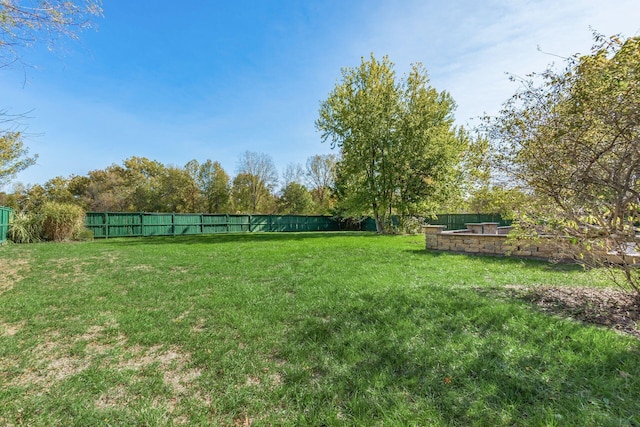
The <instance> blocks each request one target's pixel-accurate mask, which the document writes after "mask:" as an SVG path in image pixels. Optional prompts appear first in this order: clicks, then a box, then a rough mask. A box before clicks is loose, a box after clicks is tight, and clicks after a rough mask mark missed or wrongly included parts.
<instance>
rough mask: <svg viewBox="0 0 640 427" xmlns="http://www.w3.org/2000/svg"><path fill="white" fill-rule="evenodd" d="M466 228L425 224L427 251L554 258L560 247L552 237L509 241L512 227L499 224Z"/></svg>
mask: <svg viewBox="0 0 640 427" xmlns="http://www.w3.org/2000/svg"><path fill="white" fill-rule="evenodd" d="M466 225H467V229H466V230H454V231H444V229H445V226H443V225H428V226H425V243H426V249H427V250H437V251H449V252H460V253H471V254H486V255H509V256H517V257H526V258H537V259H552V258H556V257H557V254H558V249H559V248H557V247H554V246H555V245H553V244H552V242H551V241H550V240H549V239H544V238H543V239H541V241H540V242H531V243H526V244H522V243H512V242H507V234H508V232H509V231H510V229H511V227H498V224H497V223H479V224H466Z"/></svg>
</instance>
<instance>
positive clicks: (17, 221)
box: [9, 212, 42, 243]
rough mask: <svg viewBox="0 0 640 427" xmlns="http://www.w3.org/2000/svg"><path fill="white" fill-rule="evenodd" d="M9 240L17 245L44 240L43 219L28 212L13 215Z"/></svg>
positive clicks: (10, 221)
mask: <svg viewBox="0 0 640 427" xmlns="http://www.w3.org/2000/svg"><path fill="white" fill-rule="evenodd" d="M9 240H11V241H12V242H15V243H35V242H39V241H40V240H42V217H41V216H40V215H38V214H35V213H26V212H17V213H14V214H13V215H11V218H10V219H9Z"/></svg>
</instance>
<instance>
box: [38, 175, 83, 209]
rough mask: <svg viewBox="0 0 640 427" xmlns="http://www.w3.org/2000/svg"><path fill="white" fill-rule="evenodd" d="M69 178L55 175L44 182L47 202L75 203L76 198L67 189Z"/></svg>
mask: <svg viewBox="0 0 640 427" xmlns="http://www.w3.org/2000/svg"><path fill="white" fill-rule="evenodd" d="M69 182H70V180H69V179H66V178H63V177H61V176H57V177H55V178H51V179H50V180H49V181H47V182H45V183H44V190H45V197H46V198H47V201H48V202H56V203H67V204H75V202H76V199H75V197H74V196H73V194H72V193H71V191H70V190H69Z"/></svg>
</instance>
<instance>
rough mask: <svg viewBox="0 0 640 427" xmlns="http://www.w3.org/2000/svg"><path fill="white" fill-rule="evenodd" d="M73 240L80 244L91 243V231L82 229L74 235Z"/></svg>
mask: <svg viewBox="0 0 640 427" xmlns="http://www.w3.org/2000/svg"><path fill="white" fill-rule="evenodd" d="M73 240H78V241H80V242H88V241H92V240H93V231H91V230H89V229H87V228H83V229H81V230H79V231H78V232H77V233H76V234H74V236H73Z"/></svg>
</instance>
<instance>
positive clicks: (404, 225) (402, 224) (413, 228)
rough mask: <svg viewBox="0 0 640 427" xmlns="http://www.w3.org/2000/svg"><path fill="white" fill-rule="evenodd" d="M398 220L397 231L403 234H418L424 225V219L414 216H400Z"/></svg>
mask: <svg viewBox="0 0 640 427" xmlns="http://www.w3.org/2000/svg"><path fill="white" fill-rule="evenodd" d="M398 220H399V225H398V229H399V231H400V232H401V233H403V234H420V233H422V227H424V225H425V220H424V218H420V217H416V216H402V217H400V218H398Z"/></svg>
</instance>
